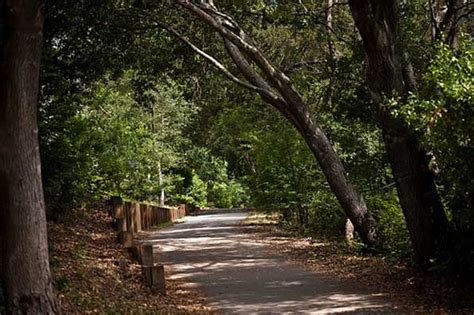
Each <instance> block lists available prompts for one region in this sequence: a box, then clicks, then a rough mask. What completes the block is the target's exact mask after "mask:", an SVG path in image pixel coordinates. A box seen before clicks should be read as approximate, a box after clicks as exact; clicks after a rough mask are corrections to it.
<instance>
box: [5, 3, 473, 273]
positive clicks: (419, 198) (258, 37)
mask: <svg viewBox="0 0 474 315" xmlns="http://www.w3.org/2000/svg"><path fill="white" fill-rule="evenodd" d="M349 2H350V3H349V5H348V4H347V3H342V2H340V3H339V2H337V1H333V0H328V1H325V2H317V1H263V0H262V1H246V0H240V1H220V2H219V3H216V6H217V8H216V7H215V6H214V5H213V4H212V1H190V2H188V1H167V2H166V1H163V2H161V1H156V2H150V1H115V0H106V1H99V2H97V1H93V0H85V1H69V0H68V1H56V0H51V1H48V3H47V4H46V6H45V17H46V19H45V27H44V29H45V38H44V46H43V57H42V68H41V75H40V89H39V91H40V100H39V117H38V119H39V137H40V151H41V162H42V175H43V186H44V194H45V198H46V204H47V210H48V214H49V215H50V216H51V217H52V218H57V217H58V216H61V215H63V214H64V213H65V212H67V211H68V209H71V208H73V207H77V206H80V205H84V204H87V203H90V202H92V201H94V200H99V199H102V198H104V197H106V196H110V195H116V194H119V195H122V196H123V197H126V198H130V199H136V200H142V201H152V202H160V199H161V201H163V198H164V201H165V202H166V203H167V204H176V203H180V202H192V203H195V204H197V205H200V206H211V207H212V206H215V207H238V206H249V207H256V208H258V209H262V210H269V211H278V212H280V213H281V220H282V222H283V223H284V224H285V225H287V226H288V227H291V228H292V229H294V230H295V231H297V232H299V233H302V234H308V235H312V234H320V235H326V236H331V237H334V236H335V237H340V238H341V239H342V238H343V235H344V233H343V231H344V226H345V224H346V220H347V217H349V218H350V219H351V220H352V221H354V219H358V218H364V219H363V220H362V219H361V221H360V222H355V221H354V224H355V226H356V232H359V236H360V239H357V241H358V242H359V244H360V246H362V247H364V248H365V247H366V248H368V249H370V250H371V251H372V252H375V253H380V254H382V255H387V256H390V257H391V258H396V259H407V258H414V262H415V263H417V264H418V266H420V267H422V268H424V269H425V270H436V271H442V272H443V273H447V274H449V275H452V274H457V273H459V272H460V271H461V270H463V271H464V272H467V273H471V274H472V273H473V272H474V270H473V269H472V268H473V266H474V237H473V235H474V199H473V198H474V197H473V196H474V171H473V169H472V167H471V165H470V164H471V163H472V161H473V156H474V143H473V137H474V105H473V104H474V99H473V94H474V93H473V92H474V86H473V82H474V64H473V60H474V59H473V58H474V46H473V41H472V34H473V29H472V27H473V25H472V21H469V20H468V17H469V13H470V12H472V7H471V4H470V2H469V1H467V2H466V1H461V0H450V1H447V2H446V4H445V3H444V2H442V1H436V0H435V1H423V0H416V1H409V2H406V1H387V3H388V2H390V3H391V5H393V7H390V5H388V4H385V5H384V4H375V3H372V2H374V1H369V2H370V3H371V4H367V5H364V4H361V3H359V2H360V1H356V0H353V1H349ZM375 2H376V1H375ZM399 2H400V3H399ZM170 3H173V4H170ZM395 7H396V8H397V9H396V10H395V9H394V8H395ZM218 10H221V11H222V12H226V13H228V14H229V15H226V14H222V13H220V12H219V11H218ZM364 10H373V12H372V11H371V12H372V13H373V16H372V15H370V14H365V13H366V11H364ZM200 12H201V13H202V12H204V13H202V14H201V13H200ZM364 12H365V13H364ZM206 18H207V19H208V20H206ZM371 19H372V20H371ZM234 20H235V21H237V22H238V24H236V23H235V22H234ZM210 21H211V22H210ZM212 21H217V22H219V23H221V24H219V23H217V24H219V25H221V26H222V25H224V26H222V27H223V28H224V29H225V30H224V31H222V30H220V29H218V27H216V26H213V24H212ZM375 22H377V23H378V22H380V23H379V26H380V25H384V27H382V26H380V30H378V29H377V28H375V27H373V30H372V29H371V27H370V25H371V24H370V23H375ZM226 23H227V24H226ZM234 23H235V24H234ZM229 25H230V26H229ZM379 26H378V27H379ZM357 29H359V31H358V30H357ZM242 30H245V32H246V33H247V34H250V36H251V37H252V38H251V39H249V38H248V37H246V36H247V35H242V34H243V31H242ZM226 31H227V32H228V33H232V32H235V34H237V35H238V36H237V35H232V34H233V33H232V34H231V35H228V34H227V33H225V32H226ZM371 32H379V33H377V34H378V35H380V36H378V37H377V36H375V35H374V34H373V33H371ZM226 34H227V35H226ZM226 36H228V37H226ZM232 36H234V37H232ZM239 36H240V37H239ZM384 36H385V37H384ZM382 37H383V38H384V39H385V40H386V42H381V43H379V42H378V41H380V38H382ZM240 38H243V39H244V40H245V41H247V42H248V43H251V44H252V45H255V46H256V47H259V48H260V49H261V50H260V52H261V54H262V56H263V57H262V58H263V59H265V60H268V61H269V62H271V64H272V65H273V66H274V67H275V69H277V70H278V71H276V73H277V74H278V73H279V71H280V70H281V73H282V76H281V77H272V75H271V74H269V73H271V71H270V72H266V71H267V70H266V69H265V68H264V62H262V61H261V60H263V59H261V58H260V57H258V56H257V55H252V51H251V50H248V51H247V50H245V47H244V46H242V47H241V46H239V45H238V40H239V39H240ZM233 40H235V42H233ZM191 43H194V45H196V46H193V47H192V45H193V44H191ZM223 43H224V44H223ZM387 43H388V44H387ZM385 44H387V45H385ZM384 45H385V46H384ZM390 45H392V46H390ZM395 46H396V48H395V49H394V50H391V49H390V47H392V48H393V47H395ZM384 49H385V50H384ZM374 51H378V52H383V53H385V54H386V55H383V54H382V56H383V58H381V59H377V58H378V57H377V56H379V55H377V53H374ZM204 52H206V53H208V54H209V55H212V56H213V57H209V55H205V54H204ZM239 54H240V56H241V57H243V58H244V59H246V60H247V63H248V66H249V67H248V68H247V70H248V72H246V71H245V64H239V63H238V62H237V58H238V57H239ZM213 58H216V59H213ZM259 58H260V59H259ZM216 65H218V66H221V69H220V70H222V68H224V67H225V68H226V69H229V70H228V73H222V71H219V69H217V68H216V67H215V66H216ZM262 65H263V66H262ZM391 66H393V67H394V69H395V70H393V72H390V71H391V70H390V69H389V68H390V67H391ZM397 67H399V68H397ZM387 69H389V70H387ZM252 71H253V77H252V74H249V73H250V72H252ZM383 71H386V72H384V73H382V72H383ZM402 72H403V73H402ZM232 76H233V79H232V78H231V79H232V80H233V81H234V82H232V80H229V78H230V77H232ZM390 76H391V77H390ZM285 77H287V79H288V81H289V82H290V84H289V85H288V86H286V85H285V84H287V81H285ZM388 77H390V80H391V81H390V82H388V81H387V82H385V81H383V80H389V79H387V78H388ZM397 80H398V81H397ZM236 81H239V82H237V84H236ZM244 81H245V82H247V83H243V82H244ZM399 81H400V82H402V83H401V84H398V83H397V82H399ZM266 82H267V83H266ZM282 82H283V83H282ZM0 84H1V82H0ZM245 84H247V86H246V85H245ZM249 85H251V87H250V89H249ZM387 86H388V87H387ZM255 87H257V88H255ZM267 88H268V89H267ZM268 91H270V92H272V93H274V94H276V95H277V97H276V98H275V99H276V101H275V99H273V100H272V99H271V97H269V94H268ZM288 91H289V92H288ZM292 91H296V92H297V94H298V93H299V95H300V96H301V100H303V101H302V102H299V99H298V97H296V99H295V98H294V97H293V98H292V97H290V96H291V95H293V94H291V93H292ZM265 93H267V94H265ZM259 94H260V96H259ZM293 96H294V95H293ZM278 102H280V103H278ZM292 102H294V103H292ZM300 103H301V104H303V105H301V106H303V107H301V108H303V112H304V110H306V109H308V110H309V111H308V112H310V115H311V119H313V120H314V121H315V122H316V123H317V124H320V125H321V126H322V128H323V129H324V132H325V135H326V136H327V138H328V140H329V141H330V144H331V145H332V147H333V148H334V152H335V157H336V158H337V159H336V160H334V161H335V162H334V163H336V164H337V163H339V162H338V161H340V162H342V164H341V165H343V166H344V168H343V169H342V171H343V172H339V173H340V174H339V175H340V176H341V181H340V182H339V183H342V182H344V181H346V182H347V183H348V184H347V186H344V187H349V188H347V189H352V187H355V190H354V195H353V197H354V198H352V200H350V202H353V203H355V204H357V205H359V206H360V207H359V206H358V207H355V208H357V209H359V208H360V209H362V210H364V209H365V210H364V211H367V213H365V212H361V213H359V214H360V215H359V214H358V213H357V212H354V213H353V212H352V211H354V210H353V209H354V207H353V206H352V205H348V203H349V201H347V202H346V201H344V200H343V199H341V198H342V197H341V195H344V194H345V192H347V191H349V190H346V191H345V192H343V193H341V195H338V192H337V191H338V187H339V186H337V185H338V183H336V184H334V183H332V182H331V181H332V175H328V174H332V173H331V171H333V169H332V166H331V165H336V164H334V163H332V164H330V165H329V168H328V170H327V169H326V168H325V166H324V163H325V162H324V161H326V160H325V157H324V156H323V155H318V152H319V151H318V150H319V149H318V148H319V147H317V146H316V145H315V146H313V147H312V143H315V142H314V141H316V140H317V139H316V140H314V139H313V140H314V141H313V140H311V139H308V138H307V136H308V134H309V133H310V132H309V131H308V130H310V129H305V128H306V127H307V126H308V123H307V122H305V123H307V124H306V125H305V124H303V123H302V122H301V119H299V118H298V116H297V114H295V113H294V112H292V111H295V112H296V109H297V106H296V105H298V104H300ZM281 104H284V105H281ZM295 104H296V105H295ZM285 106H288V108H289V109H288V108H287V107H285ZM298 106H299V105H298ZM272 107H273V108H272ZM275 109H276V110H275ZM285 111H286V112H285ZM295 117H296V118H295ZM309 125H311V123H309ZM316 129H318V128H316ZM318 130H319V129H318ZM0 139H1V138H0ZM394 139H395V140H394ZM311 141H313V142H311ZM397 143H403V146H398V147H397ZM404 150H406V151H407V152H408V153H406V154H407V155H406V159H405V157H404V154H405V153H404V152H405V151H404ZM321 151H324V150H321ZM323 153H324V152H323ZM323 153H321V154H323ZM410 154H411V155H410ZM321 156H323V158H321ZM315 158H316V160H318V162H319V163H316V160H315ZM407 161H408V162H407ZM404 163H405V164H404ZM406 163H412V164H411V165H408V169H410V170H411V171H413V173H407V172H406V169H403V167H406V166H407V165H406ZM334 168H335V169H336V168H337V167H336V166H334ZM417 172H418V173H417ZM334 174H335V173H334ZM420 174H421V175H420ZM339 175H338V176H339ZM417 176H418V177H417ZM415 177H417V178H418V180H419V182H417V183H413V185H412V186H410V185H411V184H410V183H409V181H410V180H412V179H413V178H415ZM407 178H408V179H407ZM420 178H421V179H420ZM420 183H421V184H420ZM344 185H346V184H344ZM407 187H408V188H407ZM417 189H418V190H417ZM410 194H411V195H412V196H410ZM360 195H361V196H363V197H362V198H360V199H358V197H357V196H360ZM438 197H439V198H438ZM410 198H411V199H410ZM341 200H342V201H341ZM364 200H365V202H364ZM400 200H401V202H400ZM425 203H426V205H425ZM365 204H366V205H367V206H365ZM401 205H402V206H401ZM351 209H352V210H351ZM360 209H359V210H360ZM423 211H427V212H423ZM418 212H419V217H416V218H415V217H413V216H414V215H415V216H416V215H418ZM372 218H373V219H372ZM417 218H418V219H417ZM419 218H424V220H426V222H425V223H426V224H424V223H423V222H419ZM444 218H446V220H447V221H446V222H447V223H446V224H445V223H444V220H445V219H444ZM372 221H374V222H375V223H373V222H372ZM414 222H415V223H414ZM407 223H408V230H407ZM416 224H418V225H416ZM375 227H376V229H377V233H376V234H375ZM427 231H428V232H427ZM426 233H428V234H430V235H431V234H432V235H431V236H432V238H431V239H426V238H424V239H423V240H420V235H425V234H426ZM431 236H430V237H431ZM410 237H411V238H410ZM364 243H365V245H364ZM410 244H412V246H410ZM413 253H414V255H413Z"/></svg>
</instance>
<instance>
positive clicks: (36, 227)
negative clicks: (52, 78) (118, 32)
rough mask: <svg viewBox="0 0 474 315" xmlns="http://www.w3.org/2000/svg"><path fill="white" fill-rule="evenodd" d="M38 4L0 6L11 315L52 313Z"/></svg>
mask: <svg viewBox="0 0 474 315" xmlns="http://www.w3.org/2000/svg"><path fill="white" fill-rule="evenodd" d="M42 5H43V4H42V1H39V0H11V1H5V0H2V1H0V12H1V15H0V43H1V46H0V49H1V50H0V215H1V220H0V225H1V228H0V231H1V233H2V239H3V240H4V241H3V243H2V249H3V251H2V257H3V263H2V265H3V266H2V268H3V270H2V271H3V275H2V279H3V285H4V289H5V290H4V292H5V295H6V307H7V311H8V312H9V313H12V314H53V313H55V312H56V304H55V299H54V295H53V290H52V285H51V275H50V270H49V260H48V243H47V227H46V215H45V205H44V200H43V189H42V183H41V170H40V169H41V168H40V155H39V146H38V128H37V122H36V115H37V97H38V76H39V67H40V58H41V48H42V40H43V36H42V31H43V16H42V13H41V9H42Z"/></svg>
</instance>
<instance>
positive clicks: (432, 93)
mask: <svg viewBox="0 0 474 315" xmlns="http://www.w3.org/2000/svg"><path fill="white" fill-rule="evenodd" d="M473 60H474V46H473V43H472V40H471V39H469V38H468V37H464V38H463V40H462V44H461V46H460V48H459V50H458V51H452V50H451V49H450V48H449V47H447V46H446V45H444V44H438V45H437V49H436V54H435V56H434V57H433V60H432V62H431V64H430V66H429V67H428V69H427V71H426V73H425V75H424V83H425V86H424V87H423V89H422V91H420V93H419V94H413V95H411V96H410V98H409V100H408V102H407V104H406V105H404V106H402V107H400V109H399V110H398V111H397V112H396V114H397V115H399V116H400V117H403V118H404V119H405V120H406V121H407V122H408V123H409V124H410V125H411V126H412V127H413V128H415V129H416V130H417V131H418V132H420V134H421V135H422V140H423V142H424V145H425V146H426V147H427V148H429V149H430V150H431V151H432V153H433V159H432V162H431V166H432V167H433V170H434V171H436V172H438V171H439V175H438V182H439V184H440V189H441V191H442V194H441V195H442V197H443V199H444V201H445V205H446V206H447V208H448V211H449V212H450V215H451V216H452V218H453V220H454V223H455V224H456V226H457V229H461V230H465V231H473V230H474V199H473V198H474V197H473V196H474V171H473V168H472V167H471V165H470V164H471V163H472V157H473V156H474V96H473V95H474V63H473Z"/></svg>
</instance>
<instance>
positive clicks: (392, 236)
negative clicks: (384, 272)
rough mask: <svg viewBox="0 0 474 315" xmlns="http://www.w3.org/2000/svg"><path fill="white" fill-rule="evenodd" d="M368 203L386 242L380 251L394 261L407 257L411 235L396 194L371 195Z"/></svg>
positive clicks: (368, 197)
mask: <svg viewBox="0 0 474 315" xmlns="http://www.w3.org/2000/svg"><path fill="white" fill-rule="evenodd" d="M366 202H367V205H368V207H369V208H370V209H371V210H372V211H373V213H374V216H375V218H376V219H377V221H378V223H379V233H380V234H381V236H382V238H383V240H384V242H383V248H381V249H380V250H381V251H382V252H384V253H386V254H387V255H388V256H389V257H390V258H393V259H396V258H399V257H403V256H407V254H408V253H409V252H410V241H409V235H408V231H407V228H406V225H405V218H404V216H403V213H402V210H401V209H400V206H399V203H398V198H397V197H396V193H395V192H394V191H388V192H386V193H384V194H373V195H369V196H367V200H366Z"/></svg>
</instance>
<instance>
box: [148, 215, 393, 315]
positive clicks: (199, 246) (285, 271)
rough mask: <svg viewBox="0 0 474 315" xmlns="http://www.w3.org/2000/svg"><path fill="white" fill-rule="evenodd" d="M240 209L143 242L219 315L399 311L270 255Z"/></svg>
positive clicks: (179, 226)
mask: <svg viewBox="0 0 474 315" xmlns="http://www.w3.org/2000/svg"><path fill="white" fill-rule="evenodd" d="M246 216H247V213H246V212H245V211H243V210H239V209H234V210H233V209H226V210H225V209H223V210H217V211H206V212H205V214H201V215H197V216H191V217H186V218H184V222H183V223H180V224H177V225H175V226H173V227H170V228H166V229H163V230H160V231H158V232H148V233H147V234H145V235H144V238H143V239H142V242H144V243H149V244H153V245H154V251H155V255H156V256H157V257H156V259H157V261H160V262H162V263H163V264H165V266H166V268H171V269H172V271H173V276H174V277H180V278H185V280H186V282H187V283H190V284H191V285H195V286H198V287H199V289H200V290H201V291H202V292H203V293H204V294H205V295H206V296H207V298H208V301H209V302H210V304H211V306H212V307H213V308H214V309H215V310H216V311H217V312H218V313H242V314H252V313H254V314H255V313H258V314H262V313H263V314H266V313H311V314H315V313H316V314H317V313H321V314H327V313H342V312H344V313H345V312H349V313H362V314H365V313H384V314H385V313H397V310H396V308H394V307H392V306H391V304H390V302H388V298H387V297H383V296H380V295H377V294H373V293H374V292H372V294H371V292H367V291H365V290H363V289H361V288H358V287H354V286H353V285H352V284H351V283H347V282H341V281H338V280H335V279H332V278H329V277H327V276H324V275H320V274H316V273H313V272H310V271H307V270H305V269H304V268H303V267H301V266H297V265H295V264H293V263H291V262H289V261H287V260H286V259H285V257H283V256H281V255H279V254H277V253H274V252H270V251H267V250H266V249H265V245H262V244H259V243H258V242H256V241H255V240H253V239H252V237H251V236H250V235H248V234H247V233H245V232H246V231H245V229H248V228H251V227H243V226H241V222H242V221H243V220H244V219H245V218H246Z"/></svg>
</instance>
